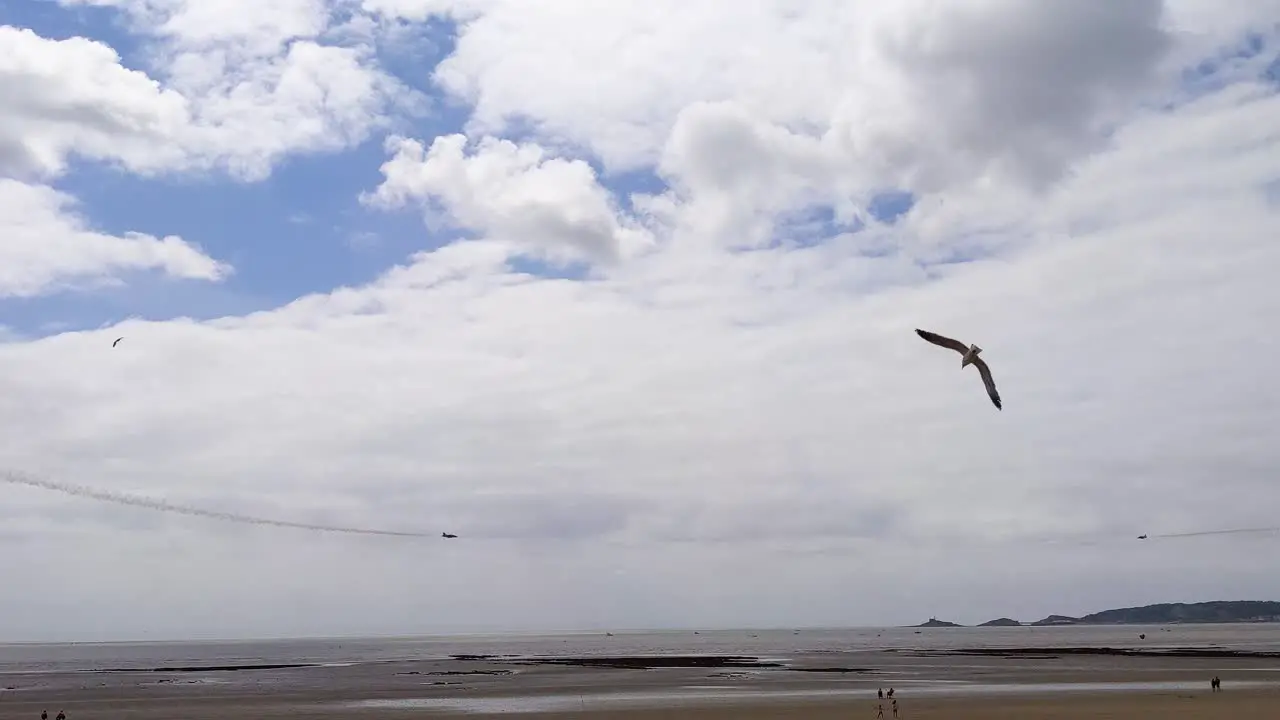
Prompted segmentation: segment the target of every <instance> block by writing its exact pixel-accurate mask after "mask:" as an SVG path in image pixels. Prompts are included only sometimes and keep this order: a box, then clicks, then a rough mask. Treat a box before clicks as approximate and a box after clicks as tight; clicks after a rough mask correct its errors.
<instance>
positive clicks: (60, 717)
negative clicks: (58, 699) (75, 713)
mask: <svg viewBox="0 0 1280 720" xmlns="http://www.w3.org/2000/svg"><path fill="white" fill-rule="evenodd" d="M53 720H67V714H66V713H64V712H62V711H61V710H59V711H58V716H57V717H56V718H54V719H53Z"/></svg>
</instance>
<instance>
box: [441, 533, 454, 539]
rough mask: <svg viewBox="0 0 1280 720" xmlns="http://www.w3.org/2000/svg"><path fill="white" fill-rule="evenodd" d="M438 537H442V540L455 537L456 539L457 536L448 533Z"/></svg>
mask: <svg viewBox="0 0 1280 720" xmlns="http://www.w3.org/2000/svg"><path fill="white" fill-rule="evenodd" d="M440 537H442V538H456V537H458V536H457V535H451V534H449V533H440Z"/></svg>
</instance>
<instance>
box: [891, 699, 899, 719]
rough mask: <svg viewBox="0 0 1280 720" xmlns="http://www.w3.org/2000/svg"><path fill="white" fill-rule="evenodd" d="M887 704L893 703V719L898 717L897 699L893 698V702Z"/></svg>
mask: <svg viewBox="0 0 1280 720" xmlns="http://www.w3.org/2000/svg"><path fill="white" fill-rule="evenodd" d="M889 702H891V703H893V716H894V717H898V699H897V698H894V699H893V700H890V701H889Z"/></svg>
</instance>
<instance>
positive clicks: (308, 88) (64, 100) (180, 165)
mask: <svg viewBox="0 0 1280 720" xmlns="http://www.w3.org/2000/svg"><path fill="white" fill-rule="evenodd" d="M63 4H66V5H83V4H91V5H105V6H113V7H118V8H119V9H121V10H122V11H123V12H126V13H127V14H128V17H129V18H130V19H131V23H132V27H133V28H134V29H135V30H137V31H139V32H142V33H144V34H145V35H149V36H151V37H152V38H153V40H154V43H153V45H152V46H151V47H150V51H149V53H148V54H147V55H146V57H148V58H149V59H150V64H151V65H152V66H153V69H152V72H151V76H150V77H149V76H148V75H147V74H144V73H142V72H140V71H137V70H131V69H127V68H124V67H123V66H122V65H121V64H120V58H119V56H118V55H117V54H116V52H115V51H114V50H113V49H111V48H109V47H107V46H106V45H103V44H102V43H99V42H96V41H91V40H86V39H84V38H70V39H67V40H62V41H56V40H50V39H46V38H41V37H39V36H37V35H35V34H34V33H33V32H31V31H30V30H24V29H18V28H12V27H7V26H6V27H0V44H3V45H7V46H10V47H11V48H12V49H14V50H16V52H13V53H6V54H5V55H6V58H7V60H8V62H4V61H0V63H3V64H0V88H4V89H6V90H7V91H8V92H6V97H10V98H16V100H17V101H16V102H15V101H12V100H11V101H10V102H6V103H5V105H4V107H3V108H0V172H5V173H8V174H16V173H19V172H23V173H33V172H40V173H43V174H44V175H53V174H57V173H60V172H62V171H63V170H64V168H65V165H66V160H67V157H68V156H69V155H72V154H79V155H81V156H84V157H88V158H92V159H102V160H118V161H120V162H122V163H123V164H124V165H125V167H127V168H128V169H130V170H132V171H135V172H146V173H156V172H161V171H167V170H178V171H192V170H195V171H202V170H225V171H228V172H230V173H232V174H233V175H235V176H237V177H240V178H243V179H246V180H258V179H262V178H264V177H265V176H267V175H268V174H269V173H270V172H271V169H272V167H273V166H274V165H275V164H276V163H277V162H278V161H279V160H280V159H282V158H283V157H285V156H287V155H290V154H296V153H310V152H333V151H337V150H341V149H344V148H347V147H351V146H354V145H356V144H359V143H360V142H363V141H364V140H365V139H367V138H368V137H369V136H370V135H371V134H372V133H373V132H375V131H377V130H380V129H385V128H388V127H392V126H393V125H394V123H395V122H396V118H397V117H399V115H400V114H407V115H415V114H417V113H420V112H421V111H422V110H423V108H424V105H423V98H422V96H421V94H420V93H418V92H417V91H414V90H411V89H409V88H407V87H406V86H404V85H403V84H402V83H401V82H400V81H398V80H396V79H395V78H393V77H392V76H391V75H389V74H387V73H386V72H384V71H382V70H381V69H379V68H378V66H377V63H376V59H375V57H374V52H373V48H372V47H371V46H369V45H368V44H361V43H359V42H356V43H348V44H345V45H335V44H328V43H326V42H324V41H323V40H322V37H321V36H322V35H324V33H325V32H326V30H327V29H328V27H329V24H330V21H331V19H332V18H331V17H330V11H329V8H328V7H327V6H326V4H325V3H324V2H321V1H319V0H293V1H291V2H284V3H274V4H268V5H264V6H262V7H260V8H259V7H256V6H247V5H245V4H244V3H239V2H225V1H224V2H203V1H202V2H180V1H174V2H168V1H160V0H154V1H152V0H147V1H141V0H140V1H138V2H132V1H128V0H119V1H117V0H66V2H64V3H63ZM152 77H154V78H157V79H152Z"/></svg>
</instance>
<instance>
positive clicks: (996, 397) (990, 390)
mask: <svg viewBox="0 0 1280 720" xmlns="http://www.w3.org/2000/svg"><path fill="white" fill-rule="evenodd" d="M973 365H974V367H976V368H978V372H979V373H980V374H981V375H982V383H983V384H984V385H986V386H987V394H988V395H990V396H991V402H993V403H995V405H996V409H997V410H1003V409H1004V408H1002V407H1001V406H1000V393H998V392H996V381H995V380H992V379H991V368H989V367H987V363H986V362H984V361H983V359H982V358H974V359H973Z"/></svg>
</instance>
